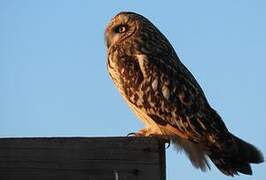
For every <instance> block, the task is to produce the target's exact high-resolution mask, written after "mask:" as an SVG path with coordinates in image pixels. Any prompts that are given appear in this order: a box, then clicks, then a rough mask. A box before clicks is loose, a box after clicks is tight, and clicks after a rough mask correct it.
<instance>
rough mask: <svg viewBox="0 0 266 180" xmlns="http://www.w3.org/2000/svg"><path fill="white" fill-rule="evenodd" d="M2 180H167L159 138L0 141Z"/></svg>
mask: <svg viewBox="0 0 266 180" xmlns="http://www.w3.org/2000/svg"><path fill="white" fill-rule="evenodd" d="M0 179H1V180H5V179H8V180H13V179H27V180H33V179H34V180H40V179H48V180H53V179H56V180H61V179H64V180H67V179H75V180H83V179H84V180H85V179H86V180H136V179H137V180H144V179H145V180H149V179H151V180H165V146H164V142H163V141H162V140H160V139H158V138H146V137H143V138H139V137H137V138H136V137H90V138H80V137H74V138H72V137H70V138H69V137H68V138H0Z"/></svg>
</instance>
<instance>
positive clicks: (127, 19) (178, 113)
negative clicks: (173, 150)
mask: <svg viewBox="0 0 266 180" xmlns="http://www.w3.org/2000/svg"><path fill="white" fill-rule="evenodd" d="M105 38H106V44H107V49H108V63H107V64H108V71H109V74H110V76H111V78H112V80H113V81H114V83H115V85H116V87H117V88H118V90H119V92H120V93H121V95H122V96H123V98H124V99H125V101H126V102H127V103H128V105H129V106H130V108H131V109H132V110H133V112H134V113H135V114H136V115H137V116H138V117H139V118H140V119H141V120H142V121H143V122H144V124H145V128H144V129H142V130H140V131H139V132H138V133H136V135H137V136H150V135H155V136H156V135H157V136H159V135H163V136H164V137H167V138H169V139H170V140H171V141H172V142H173V143H174V144H175V145H176V146H177V147H178V148H180V149H183V150H184V151H185V153H186V154H187V156H188V157H189V159H190V160H191V162H192V164H193V165H194V166H195V167H196V168H200V169H201V170H206V169H207V168H208V167H209V165H208V162H207V157H209V158H210V160H211V161H212V162H213V163H214V164H215V165H216V167H217V168H218V169H219V170H220V171H221V172H223V173H224V174H226V175H230V176H233V175H236V174H238V172H240V173H243V174H252V170H251V167H250V163H261V162H263V156H262V154H261V153H260V151H259V150H258V149H256V148H255V147H254V146H253V145H251V144H249V143H247V142H245V141H243V140H241V139H240V138H238V137H236V136H234V135H233V134H232V133H230V132H229V131H228V129H227V128H226V126H225V124H224V122H223V121H222V119H221V117H220V116H219V115H218V113H217V112H216V111H215V110H214V109H212V107H211V106H210V105H209V103H208V101H207V99H206V96H205V95H204V93H203V90H202V89H201V87H200V85H199V84H198V83H197V81H196V79H195V78H194V77H193V75H192V74H191V73H190V72H189V70H188V69H187V68H186V67H185V66H184V65H183V64H182V63H181V61H180V60H179V58H178V56H177V54H176V53H175V50H174V48H173V47H172V46H171V44H170V43H169V41H168V40H167V39H166V37H165V36H164V35H163V34H162V33H161V32H160V31H159V30H158V29H157V28H156V27H155V26H154V25H153V24H152V23H151V22H150V21H149V20H148V19H146V18H145V17H143V16H142V15H139V14H137V13H133V12H121V13H119V14H117V15H116V16H115V17H114V18H113V19H112V20H111V22H110V23H109V25H108V27H107V28H106V30H105Z"/></svg>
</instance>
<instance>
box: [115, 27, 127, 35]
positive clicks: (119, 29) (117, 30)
mask: <svg viewBox="0 0 266 180" xmlns="http://www.w3.org/2000/svg"><path fill="white" fill-rule="evenodd" d="M126 30H127V26H125V25H119V26H117V27H116V28H115V32H116V33H123V32H126Z"/></svg>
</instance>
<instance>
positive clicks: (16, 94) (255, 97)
mask: <svg viewBox="0 0 266 180" xmlns="http://www.w3.org/2000/svg"><path fill="white" fill-rule="evenodd" d="M265 8H266V3H265V1H262V0H261V1H259V0H254V1H251V0H235V1H231V0H224V1H219V2H218V1H212V0H201V1H197V0H195V1H191V0H186V1H168V2H166V1H160V2H159V1H145V2H138V1H127V2H126V1H111V0H110V1H104V0H97V1H85V0H75V1H74V0H72V1H67V0H64V1H63V0H56V1H54V0H46V1H44V0H43V1H34V0H32V1H29V0H24V1H19V0H12V1H9V0H1V1H0V137H10V136H11V137H17V136H19V137H22V136H124V135H126V134H127V133H129V132H132V131H137V130H138V129H140V128H142V124H141V123H140V122H139V121H138V120H137V119H136V117H135V116H134V114H133V113H132V112H131V111H130V110H129V108H128V107H127V105H126V103H125V102H124V101H123V100H122V98H121V97H120V95H119V94H118V92H117V90H116V89H115V88H114V86H113V83H112V82H111V80H110V78H109V76H108V73H107V69H106V48H105V44H104V37H103V33H104V28H105V26H106V25H107V23H108V21H109V20H110V19H111V17H112V16H114V15H115V14H116V13H118V12H120V11H125V10H129V11H135V12H138V13H140V14H142V15H144V16H146V17H147V18H149V19H150V20H151V21H152V22H153V23H154V24H155V25H156V26H157V27H158V28H159V29H160V30H161V31H162V32H163V33H164V34H165V35H166V36H167V37H168V39H169V40H170V42H171V43H172V45H173V46H174V47H175V49H176V51H177V54H178V55H179V57H180V58H181V60H182V62H183V63H184V64H185V65H186V66H187V67H188V68H189V69H190V70H191V72H192V73H193V74H194V76H195V77H196V79H197V80H198V82H199V83H200V84H201V86H202V88H203V90H204V91H205V94H206V95H207V97H208V100H209V102H210V104H211V105H212V106H213V107H214V108H215V109H216V110H217V111H218V112H219V113H220V115H221V116H222V117H223V119H224V122H225V123H226V124H227V126H228V128H229V129H230V130H231V131H232V132H233V133H234V134H236V135H238V136H240V137H241V138H243V139H245V140H247V141H248V142H251V143H253V144H255V145H256V146H257V147H259V148H260V149H261V151H262V152H264V153H266V143H265V138H266V123H265V122H266V121H265V112H266V93H265V92H266V79H265V78H266V72H265V67H266V54H265V52H266V33H265V32H266V24H265V19H266V11H265ZM253 170H254V176H252V177H249V176H245V175H241V176H238V177H236V178H234V179H236V180H237V179H239V180H244V179H256V180H257V179H265V178H266V171H265V170H266V166H265V164H260V165H254V166H253ZM202 178H204V179H205V180H207V179H216V180H219V179H225V178H226V179H230V178H229V177H228V178H227V177H225V176H224V175H222V174H221V173H220V172H219V171H218V170H217V169H216V168H215V167H214V166H212V170H211V171H210V172H207V173H202V172H200V171H198V170H196V169H194V168H193V167H192V165H191V164H190V162H189V161H188V159H187V158H186V157H185V155H184V154H180V153H178V154H177V153H176V152H175V151H174V149H173V148H170V149H168V150H167V179H168V180H174V179H202Z"/></svg>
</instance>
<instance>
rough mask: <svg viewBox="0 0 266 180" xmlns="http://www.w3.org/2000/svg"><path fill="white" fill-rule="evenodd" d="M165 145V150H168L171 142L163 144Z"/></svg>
mask: <svg viewBox="0 0 266 180" xmlns="http://www.w3.org/2000/svg"><path fill="white" fill-rule="evenodd" d="M165 144H166V147H165V149H168V148H169V147H170V145H171V141H170V140H168V141H166V142H165Z"/></svg>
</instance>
